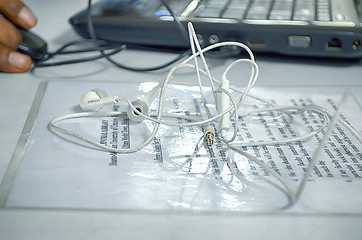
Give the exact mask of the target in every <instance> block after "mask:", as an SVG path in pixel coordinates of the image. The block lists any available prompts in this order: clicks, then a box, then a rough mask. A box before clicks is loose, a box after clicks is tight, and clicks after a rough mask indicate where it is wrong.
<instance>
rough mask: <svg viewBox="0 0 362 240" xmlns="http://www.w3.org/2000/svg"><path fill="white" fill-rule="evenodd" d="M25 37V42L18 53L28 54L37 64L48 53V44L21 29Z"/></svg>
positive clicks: (21, 44)
mask: <svg viewBox="0 0 362 240" xmlns="http://www.w3.org/2000/svg"><path fill="white" fill-rule="evenodd" d="M19 31H20V32H21V34H22V36H23V41H22V42H21V43H20V45H19V47H18V51H19V52H21V53H24V54H27V55H29V56H30V57H31V59H32V60H33V61H35V62H37V61H40V60H41V59H42V58H44V56H45V55H46V54H47V53H48V45H47V43H46V42H45V41H44V40H43V39H42V38H41V37H39V36H38V35H36V34H35V33H33V32H31V31H29V30H25V29H19Z"/></svg>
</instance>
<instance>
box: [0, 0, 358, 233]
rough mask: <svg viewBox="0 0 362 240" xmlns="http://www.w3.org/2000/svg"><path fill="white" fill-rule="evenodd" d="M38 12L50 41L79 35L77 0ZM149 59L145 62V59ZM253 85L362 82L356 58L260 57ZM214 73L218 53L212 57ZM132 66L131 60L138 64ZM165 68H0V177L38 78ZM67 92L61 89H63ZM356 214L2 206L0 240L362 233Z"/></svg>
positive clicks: (120, 77) (132, 76)
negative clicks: (73, 21) (74, 20)
mask: <svg viewBox="0 0 362 240" xmlns="http://www.w3.org/2000/svg"><path fill="white" fill-rule="evenodd" d="M25 2H26V3H27V4H28V5H29V6H30V7H31V8H32V9H33V10H34V12H35V13H36V14H37V16H38V18H39V22H38V26H37V27H36V28H35V30H34V31H35V32H37V33H38V34H40V35H41V36H42V37H43V38H44V39H45V40H46V41H47V42H48V44H49V48H50V49H51V50H52V49H55V48H56V47H58V46H60V45H62V44H64V43H66V42H68V41H69V40H72V39H75V38H77V36H76V35H75V34H74V32H73V31H72V30H71V27H70V25H69V24H68V18H69V17H70V16H71V15H72V14H74V13H75V12H76V11H78V10H79V9H82V8H84V7H85V5H86V2H87V1H81V0H62V1H55V0H52V1H50V0H26V1H25ZM172 56H173V55H171V54H166V53H162V54H161V53H150V52H142V51H127V52H125V53H121V55H120V56H119V58H120V59H122V60H123V61H124V63H127V64H129V65H136V64H139V65H141V64H142V65H145V66H146V65H147V64H148V65H152V64H154V63H157V62H164V61H166V60H167V59H169V58H172ZM148 61H149V62H148ZM257 61H258V64H259V65H260V70H261V74H260V78H259V82H258V84H257V85H259V86H324V85H328V86H342V87H346V86H362V79H361V78H362V67H361V65H362V64H361V63H350V64H340V63H331V62H329V63H325V62H323V61H319V62H318V61H317V62H316V61H299V60H298V61H295V60H287V59H285V58H272V57H269V58H260V59H258V58H257ZM211 63H212V64H213V65H217V66H216V67H215V69H214V72H215V74H218V73H220V72H221V71H222V69H224V68H225V66H226V63H225V61H223V60H212V61H211ZM136 66H137V65H136ZM164 75H165V72H157V73H135V72H130V71H125V70H120V69H116V68H115V67H113V66H111V65H110V64H108V63H107V62H105V61H102V60H101V61H96V62H91V63H84V64H75V65H71V66H63V67H55V68H47V69H40V70H37V71H36V72H35V74H30V73H25V74H4V73H0V84H1V86H2V87H1V89H2V94H0V102H1V111H2V113H1V115H0V119H1V120H0V122H1V125H0V131H1V134H0V143H1V144H0V179H2V178H3V176H4V173H5V171H6V169H7V166H8V164H9V161H10V159H11V157H12V154H13V151H14V148H15V146H16V144H17V141H18V139H19V136H20V133H21V131H22V128H23V126H24V123H25V120H26V117H27V114H28V112H29V109H30V107H31V104H32V101H33V98H34V95H35V92H36V90H37V87H38V84H39V82H41V81H54V80H67V81H74V80H77V81H97V80H98V81H103V80H106V81H116V82H122V81H132V82H142V81H158V80H159V79H161V78H162V77H163V76H164ZM65 97H66V96H65ZM361 226H362V216H361V215H353V216H351V215H343V214H342V215H310V214H306V215H305V214H304V215H303V214H302V215H294V214H283V213H280V214H272V215H270V214H269V215H263V214H236V215H223V214H189V213H188V214H180V213H177V214H176V213H141V212H137V213H132V212H111V211H65V210H30V209H16V210H13V209H12V210H10V209H0V239H4V240H5V239H6V240H8V239H9V240H10V239H27V240H29V239H37V240H39V239H53V240H55V239H220V238H223V239H303V240H304V239H360V238H361V235H362V228H361Z"/></svg>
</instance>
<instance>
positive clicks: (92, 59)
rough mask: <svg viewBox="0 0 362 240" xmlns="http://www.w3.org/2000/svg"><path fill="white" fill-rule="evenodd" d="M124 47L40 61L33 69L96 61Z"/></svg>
mask: <svg viewBox="0 0 362 240" xmlns="http://www.w3.org/2000/svg"><path fill="white" fill-rule="evenodd" d="M123 49H124V47H120V48H118V49H115V50H113V51H111V52H110V53H105V52H103V53H102V54H98V55H96V56H91V57H85V58H77V59H74V60H64V61H56V62H46V61H44V62H38V63H36V64H35V66H34V67H33V69H34V68H37V67H54V66H61V65H68V64H75V63H84V62H90V61H94V60H98V59H101V58H105V57H109V56H112V55H114V54H117V53H119V52H120V51H122V50H123ZM49 59H50V58H49Z"/></svg>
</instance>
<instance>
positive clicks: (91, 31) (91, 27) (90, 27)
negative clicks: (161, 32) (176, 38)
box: [87, 0, 191, 72]
mask: <svg viewBox="0 0 362 240" xmlns="http://www.w3.org/2000/svg"><path fill="white" fill-rule="evenodd" d="M161 1H162V2H163V4H165V1H163V0H161ZM165 6H166V8H168V9H169V11H170V13H171V14H172V16H174V19H175V22H176V23H177V22H178V23H177V24H178V26H179V27H181V28H180V29H183V30H185V29H184V27H183V26H182V24H181V23H180V21H179V20H178V18H177V16H175V14H174V11H173V10H172V8H171V7H170V5H169V4H168V3H167V2H166V4H165ZM91 10H92V0H88V8H87V20H88V31H89V35H90V37H91V39H93V41H97V40H98V38H97V35H96V33H95V29H94V24H93V19H92V15H91ZM181 31H182V30H181ZM183 35H184V34H183ZM186 36H187V33H186ZM100 52H101V54H103V51H100ZM189 54H191V52H190V51H189V50H188V51H185V52H184V53H182V54H180V55H179V56H177V57H176V58H174V59H172V60H171V61H169V62H166V63H164V64H161V65H159V66H155V67H144V68H140V67H132V66H127V65H125V64H121V63H119V62H117V61H116V60H114V59H112V58H111V57H109V56H107V57H105V58H106V59H107V60H108V61H109V62H111V63H112V64H114V65H115V66H117V67H119V68H122V69H126V70H131V71H136V72H149V71H156V70H160V69H163V68H165V67H168V66H170V65H172V64H174V63H175V62H177V61H179V60H180V59H182V58H184V57H185V56H187V55H189Z"/></svg>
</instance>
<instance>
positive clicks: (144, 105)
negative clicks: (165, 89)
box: [127, 83, 162, 122]
mask: <svg viewBox="0 0 362 240" xmlns="http://www.w3.org/2000/svg"><path fill="white" fill-rule="evenodd" d="M161 86H162V85H161V83H160V84H158V85H157V86H156V87H154V88H153V89H152V90H151V91H149V92H148V93H147V94H146V95H145V96H144V97H143V98H141V99H137V100H134V101H132V105H133V106H134V107H135V108H136V109H137V110H138V111H139V112H141V113H143V114H145V115H148V110H149V107H150V105H151V103H152V102H153V100H154V99H155V98H156V96H157V93H158V91H159V89H160V88H161ZM127 115H128V118H129V120H131V121H132V122H142V121H143V120H144V117H142V116H141V115H139V114H138V113H136V111H134V110H133V109H132V108H131V107H130V106H128V109H127Z"/></svg>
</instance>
